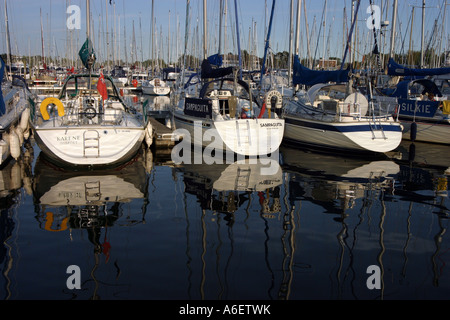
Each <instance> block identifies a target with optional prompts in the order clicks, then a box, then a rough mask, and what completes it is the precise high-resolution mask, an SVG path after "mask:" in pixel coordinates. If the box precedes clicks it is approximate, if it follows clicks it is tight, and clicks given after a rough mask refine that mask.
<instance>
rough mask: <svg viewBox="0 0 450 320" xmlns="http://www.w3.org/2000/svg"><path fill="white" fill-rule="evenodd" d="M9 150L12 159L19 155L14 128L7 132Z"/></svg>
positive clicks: (17, 137) (17, 139)
mask: <svg viewBox="0 0 450 320" xmlns="http://www.w3.org/2000/svg"><path fill="white" fill-rule="evenodd" d="M9 150H10V152H11V156H12V157H13V158H14V159H16V160H17V159H18V158H19V157H20V141H19V136H18V135H17V133H16V131H15V130H11V132H10V133H9Z"/></svg>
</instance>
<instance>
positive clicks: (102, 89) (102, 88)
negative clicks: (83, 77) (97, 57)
mask: <svg viewBox="0 0 450 320" xmlns="http://www.w3.org/2000/svg"><path fill="white" fill-rule="evenodd" d="M97 91H98V93H100V95H101V96H102V98H103V100H106V99H108V89H106V83H105V77H103V72H100V77H99V78H98V82H97Z"/></svg>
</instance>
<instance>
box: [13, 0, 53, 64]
mask: <svg viewBox="0 0 450 320" xmlns="http://www.w3.org/2000/svg"><path fill="white" fill-rule="evenodd" d="M5 5H6V0H5ZM39 12H40V15H41V49H42V67H44V65H45V52H44V27H43V26H42V8H39Z"/></svg>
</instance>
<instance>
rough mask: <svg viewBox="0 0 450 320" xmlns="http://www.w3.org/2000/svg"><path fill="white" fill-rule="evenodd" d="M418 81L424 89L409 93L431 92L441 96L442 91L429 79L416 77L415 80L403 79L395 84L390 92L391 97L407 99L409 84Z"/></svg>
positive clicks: (423, 93)
mask: <svg viewBox="0 0 450 320" xmlns="http://www.w3.org/2000/svg"><path fill="white" fill-rule="evenodd" d="M412 83H419V84H421V85H422V86H423V88H424V90H423V91H422V92H411V94H422V95H425V94H427V93H432V94H434V95H435V96H436V97H442V93H441V92H440V91H439V88H438V87H437V86H436V84H435V83H434V82H433V81H431V80H429V79H417V80H403V81H400V82H399V83H398V84H397V88H396V89H395V91H394V92H393V93H392V94H391V97H397V98H401V99H409V97H408V90H409V88H410V84H412Z"/></svg>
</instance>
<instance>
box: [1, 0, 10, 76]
mask: <svg viewBox="0 0 450 320" xmlns="http://www.w3.org/2000/svg"><path fill="white" fill-rule="evenodd" d="M5 25H6V60H7V63H8V66H9V70H10V71H11V42H10V39H9V26H8V9H7V6H6V0H5ZM7 75H8V73H7ZM1 80H2V79H0V81H1Z"/></svg>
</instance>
